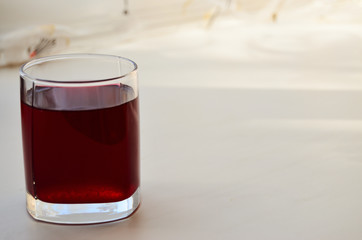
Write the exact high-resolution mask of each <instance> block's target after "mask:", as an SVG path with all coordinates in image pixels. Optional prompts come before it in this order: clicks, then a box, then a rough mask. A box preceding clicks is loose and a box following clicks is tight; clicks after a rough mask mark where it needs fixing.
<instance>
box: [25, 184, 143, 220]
mask: <svg viewBox="0 0 362 240" xmlns="http://www.w3.org/2000/svg"><path fill="white" fill-rule="evenodd" d="M139 204H140V190H139V188H138V189H137V190H136V192H135V193H134V194H133V195H132V196H131V197H129V198H127V199H125V200H123V201H120V202H111V203H82V204H60V203H47V202H43V201H41V200H38V199H35V198H34V197H33V196H32V195H30V194H29V193H27V195H26V208H27V210H28V212H29V214H30V215H31V216H32V217H33V218H35V219H37V220H40V221H45V222H51V223H61V224H90V223H102V222H110V221H115V220H119V219H122V218H126V217H128V216H130V215H131V214H132V213H133V212H134V211H135V210H136V209H137V207H138V205H139Z"/></svg>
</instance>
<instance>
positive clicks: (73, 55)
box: [20, 53, 138, 85]
mask: <svg viewBox="0 0 362 240" xmlns="http://www.w3.org/2000/svg"><path fill="white" fill-rule="evenodd" d="M86 57H92V58H97V57H107V58H116V59H118V60H123V61H126V62H129V63H131V64H132V65H133V69H132V70H130V71H128V72H127V73H125V74H121V75H119V76H116V77H110V78H102V79H95V80H88V81H62V80H50V79H43V78H38V77H34V76H32V75H31V74H29V73H26V70H27V69H28V68H30V67H32V66H35V65H38V64H41V63H44V62H50V61H56V60H61V59H71V58H86ZM137 69H138V66H137V64H136V63H135V62H134V61H132V60H131V59H129V58H125V57H121V56H117V55H111V54H99V53H70V54H57V55H51V56H47V57H40V58H36V59H33V60H31V61H29V62H27V63H24V64H23V65H22V66H21V67H20V76H21V77H26V78H28V79H30V80H31V81H39V82H47V83H61V84H65V85H66V84H74V83H77V84H82V83H84V84H86V83H88V84H89V83H99V82H107V81H113V80H117V79H120V78H124V77H126V76H129V75H131V74H132V73H134V72H136V71H137Z"/></svg>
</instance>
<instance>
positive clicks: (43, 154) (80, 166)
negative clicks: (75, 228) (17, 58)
mask: <svg viewBox="0 0 362 240" xmlns="http://www.w3.org/2000/svg"><path fill="white" fill-rule="evenodd" d="M137 81H138V80H137V65H136V64H135V63H134V62H133V61H131V60H129V59H126V58H122V57H118V56H112V55H101V54H66V55H57V56H50V57H45V58H39V59H35V60H32V61H30V62H29V63H27V64H25V65H23V66H22V67H21V69H20V83H21V84H20V88H21V89H20V95H21V120H22V134H23V150H24V169H25V180H26V190H27V193H26V206H27V210H28V212H29V213H30V215H31V216H32V217H33V218H35V219H37V220H41V221H46V222H53V223H65V224H84V223H98V222H107V221H113V220H118V219H122V218H125V217H128V216H129V215H131V214H132V213H133V212H134V211H135V210H136V209H137V207H138V206H139V203H140V190H139V186H140V173H139V168H140V166H139V165H140V163H139V113H138V82H137Z"/></svg>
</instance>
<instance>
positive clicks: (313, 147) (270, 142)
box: [0, 21, 362, 240]
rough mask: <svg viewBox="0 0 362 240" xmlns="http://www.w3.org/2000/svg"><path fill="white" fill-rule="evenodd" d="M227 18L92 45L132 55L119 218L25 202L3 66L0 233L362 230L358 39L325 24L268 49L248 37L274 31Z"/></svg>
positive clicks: (63, 235) (244, 235)
mask: <svg viewBox="0 0 362 240" xmlns="http://www.w3.org/2000/svg"><path fill="white" fill-rule="evenodd" d="M220 24H221V23H220ZM224 24H226V26H227V27H228V28H225V25H220V26H215V28H214V29H213V30H209V31H204V30H200V29H194V30H193V31H191V30H190V31H188V32H187V33H185V32H182V31H176V32H174V33H172V34H169V35H167V36H162V37H153V38H150V39H148V40H138V41H137V42H135V43H127V44H123V45H121V46H118V47H115V48H112V49H100V50H99V51H102V52H107V53H113V54H120V55H123V56H127V57H130V58H132V59H134V60H135V61H136V62H137V63H138V64H139V67H140V68H139V69H140V72H139V75H140V86H141V89H140V100H141V105H140V111H141V138H142V141H141V147H142V150H141V154H142V204H141V207H140V208H139V210H138V211H137V212H136V214H134V215H133V216H132V217H131V218H129V219H127V220H125V221H120V222H114V223H108V224H99V225H82V226H66V225H56V224H47V223H42V222H37V221H34V220H33V219H32V218H31V217H30V216H29V215H28V214H27V213H26V210H25V183H24V176H23V162H22V146H21V129H20V110H19V81H18V73H17V68H7V69H0V112H1V114H0V117H1V118H0V123H1V124H0V132H1V134H0V154H1V155H0V156H1V158H0V161H1V166H2V167H1V168H0V190H1V193H2V197H1V198H0V212H1V218H0V239H16V240H22V239H29V240H31V239H34V240H35V239H55V240H57V239H87V240H88V239H147V240H152V239H251V240H254V239H278V240H282V239H286V240H287V239H288V240H290V239H293V240H298V239H300V240H306V239H313V240H314V239H315V240H317V239H318V240H319V239H328V240H334V239H348V240H357V239H358V240H359V239H362V227H361V224H362V207H361V203H362V191H361V187H360V185H361V184H362V107H361V105H362V68H361V66H362V65H361V64H360V63H361V62H362V59H361V57H360V56H361V55H359V54H358V53H361V52H362V46H361V44H358V43H360V42H361V41H360V40H361V38H360V37H359V35H358V36H356V35H353V34H352V33H351V34H350V35H348V34H347V35H348V36H350V37H348V36H347V37H345V38H343V39H341V38H337V37H335V36H337V33H334V32H335V29H329V28H323V29H324V30H325V32H324V33H323V34H320V35H318V36H319V39H322V40H321V41H322V42H321V43H320V44H319V45H318V44H317V43H318V41H314V42H313V44H317V45H313V46H312V47H310V46H309V47H306V49H300V48H299V49H298V51H291V50H289V49H288V48H283V47H285V46H286V45H285V44H284V45H278V46H281V47H282V49H279V51H277V52H268V53H267V54H266V53H265V52H261V51H260V50H255V49H254V50H250V48H246V46H248V45H247V44H246V43H248V40H250V39H251V40H253V41H252V42H257V39H258V38H261V37H262V36H264V37H265V34H266V33H265V32H267V33H268V34H269V35H268V36H269V37H270V36H271V37H272V39H274V40H275V39H276V40H280V39H284V40H285V35H286V34H284V32H282V30H280V29H279V28H273V27H272V30H270V28H269V27H268V28H264V29H259V30H258V31H259V32H256V33H255V31H254V32H253V33H252V34H249V35H247V36H245V35H243V34H240V35H237V36H239V38H237V37H236V38H235V37H234V38H231V37H226V36H225V32H222V34H218V32H217V31H226V30H225V29H229V30H230V29H231V30H232V29H233V28H235V26H234V25H233V24H229V23H228V22H227V21H226V22H225V23H224ZM228 24H229V25H228ZM346 29H347V28H339V31H340V32H344V33H345V32H346V31H349V30H348V29H347V30H346ZM249 30H250V29H249ZM243 31H244V33H245V32H246V30H243ZM308 31H312V32H313V31H314V32H318V29H311V30H310V28H301V29H300V30H299V31H298V32H297V33H296V34H295V35H293V36H298V38H297V37H295V38H293V37H291V36H292V35H291V34H289V33H288V34H289V35H288V36H287V40H288V39H289V40H293V39H294V40H295V39H299V36H300V35H303V36H309V34H308V33H309V32H308ZM241 32H242V31H241ZM351 32H353V31H352V30H351ZM282 33H283V34H284V35H283V34H282ZM263 34H264V35H263ZM273 34H274V35H273ZM298 34H299V35H298ZM328 34H330V36H329V37H325V38H324V39H323V36H326V35H328ZM281 35H283V36H284V37H280V36H281ZM352 35H353V36H352ZM318 36H317V37H318ZM278 37H280V38H278ZM183 38H184V39H188V40H190V39H191V41H183ZM245 39H246V40H245ZM176 40H177V41H176ZM254 40H255V41H254ZM249 43H250V42H249ZM269 43H270V42H269ZM289 43H290V44H294V45H293V46H292V47H293V49H295V44H299V42H297V43H296V42H295V41H294V42H293V41H289ZM154 44H158V45H157V46H158V47H152V46H155V45H154ZM301 46H304V45H301ZM238 47H239V48H238ZM249 47H250V46H249ZM273 47H275V46H273ZM188 49H189V50H188ZM242 49H248V50H247V51H248V54H246V53H245V51H242ZM186 51H188V52H186ZM262 54H264V55H262ZM313 56H315V58H313ZM359 64H360V65H359Z"/></svg>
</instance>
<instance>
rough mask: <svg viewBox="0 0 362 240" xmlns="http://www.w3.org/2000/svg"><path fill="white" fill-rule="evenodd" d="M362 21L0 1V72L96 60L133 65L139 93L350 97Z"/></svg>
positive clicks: (129, 0)
mask: <svg viewBox="0 0 362 240" xmlns="http://www.w3.org/2000/svg"><path fill="white" fill-rule="evenodd" d="M361 13H362V1H361V0H253V1H250V0H169V1H161V0H150V1H141V0H105V1H101V2H100V1H95V0H79V1H70V0H65V1H44V0H34V1H24V0H12V1H7V0H5V1H1V2H0V22H1V24H0V66H1V67H8V66H14V65H15V66H17V65H19V64H21V63H23V62H25V61H28V60H29V59H31V58H34V57H39V56H46V55H50V54H58V53H71V52H102V53H110V54H117V55H122V56H126V57H129V58H133V59H134V60H135V61H137V62H138V64H140V65H142V69H143V73H142V74H145V75H147V76H148V77H147V78H144V79H142V81H143V83H144V84H151V85H154V84H156V85H157V84H163V85H164V84H166V85H177V86H178V85H181V86H208V87H247V88H260V87H261V88H308V89H309V88H313V89H315V88H317V89H321V88H322V89H325V88H327V89H331V88H332V89H341V88H342V89H346V88H347V89H350V88H353V89H355V88H361V87H362V84H361V83H360V82H361V81H360V77H361V74H362V73H361V70H360V66H361V63H362V45H361V40H362V28H361V26H362V14H361ZM163 68H168V69H169V70H172V71H173V72H174V73H176V71H177V74H172V75H171V76H168V75H167V77H165V76H163V77H162V76H161V74H162V71H163ZM206 72H207V74H206V75H205V73H206ZM163 74H164V73H163ZM150 79H152V81H151V80H150Z"/></svg>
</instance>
